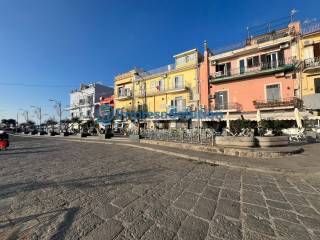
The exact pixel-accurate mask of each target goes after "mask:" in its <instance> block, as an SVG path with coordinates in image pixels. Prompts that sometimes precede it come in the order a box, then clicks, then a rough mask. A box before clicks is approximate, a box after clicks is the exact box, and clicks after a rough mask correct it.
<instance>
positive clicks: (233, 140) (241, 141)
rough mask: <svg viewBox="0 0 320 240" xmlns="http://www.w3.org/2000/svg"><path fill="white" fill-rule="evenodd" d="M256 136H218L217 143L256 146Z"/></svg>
mask: <svg viewBox="0 0 320 240" xmlns="http://www.w3.org/2000/svg"><path fill="white" fill-rule="evenodd" d="M255 141H256V140H255V138H254V137H233V136H216V144H217V145H221V146H237V147H254V146H255Z"/></svg>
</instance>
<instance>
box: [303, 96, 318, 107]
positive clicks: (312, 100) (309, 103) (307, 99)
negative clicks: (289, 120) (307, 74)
mask: <svg viewBox="0 0 320 240" xmlns="http://www.w3.org/2000/svg"><path fill="white" fill-rule="evenodd" d="M302 99H303V105H304V106H305V107H306V108H307V109H313V110H320V93H315V94H311V95H307V96H304V97H303V98H302Z"/></svg>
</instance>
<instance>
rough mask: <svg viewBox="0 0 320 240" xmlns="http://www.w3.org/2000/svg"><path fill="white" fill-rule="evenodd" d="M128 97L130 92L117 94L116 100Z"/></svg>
mask: <svg viewBox="0 0 320 240" xmlns="http://www.w3.org/2000/svg"><path fill="white" fill-rule="evenodd" d="M130 98H132V94H131V93H127V94H118V96H117V99H118V100H125V99H130Z"/></svg>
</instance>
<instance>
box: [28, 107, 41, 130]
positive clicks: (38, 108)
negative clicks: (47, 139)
mask: <svg viewBox="0 0 320 240" xmlns="http://www.w3.org/2000/svg"><path fill="white" fill-rule="evenodd" d="M30 107H31V108H35V109H36V110H37V111H38V113H39V129H40V132H41V116H42V114H41V107H37V106H33V105H31V106H30Z"/></svg>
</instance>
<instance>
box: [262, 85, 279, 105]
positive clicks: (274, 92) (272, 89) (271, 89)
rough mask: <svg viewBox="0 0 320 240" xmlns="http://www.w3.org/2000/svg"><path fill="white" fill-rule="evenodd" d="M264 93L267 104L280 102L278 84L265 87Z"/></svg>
mask: <svg viewBox="0 0 320 240" xmlns="http://www.w3.org/2000/svg"><path fill="white" fill-rule="evenodd" d="M266 93H267V101H268V102H272V101H277V100H280V98H281V96H280V84H272V85H267V86H266Z"/></svg>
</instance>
